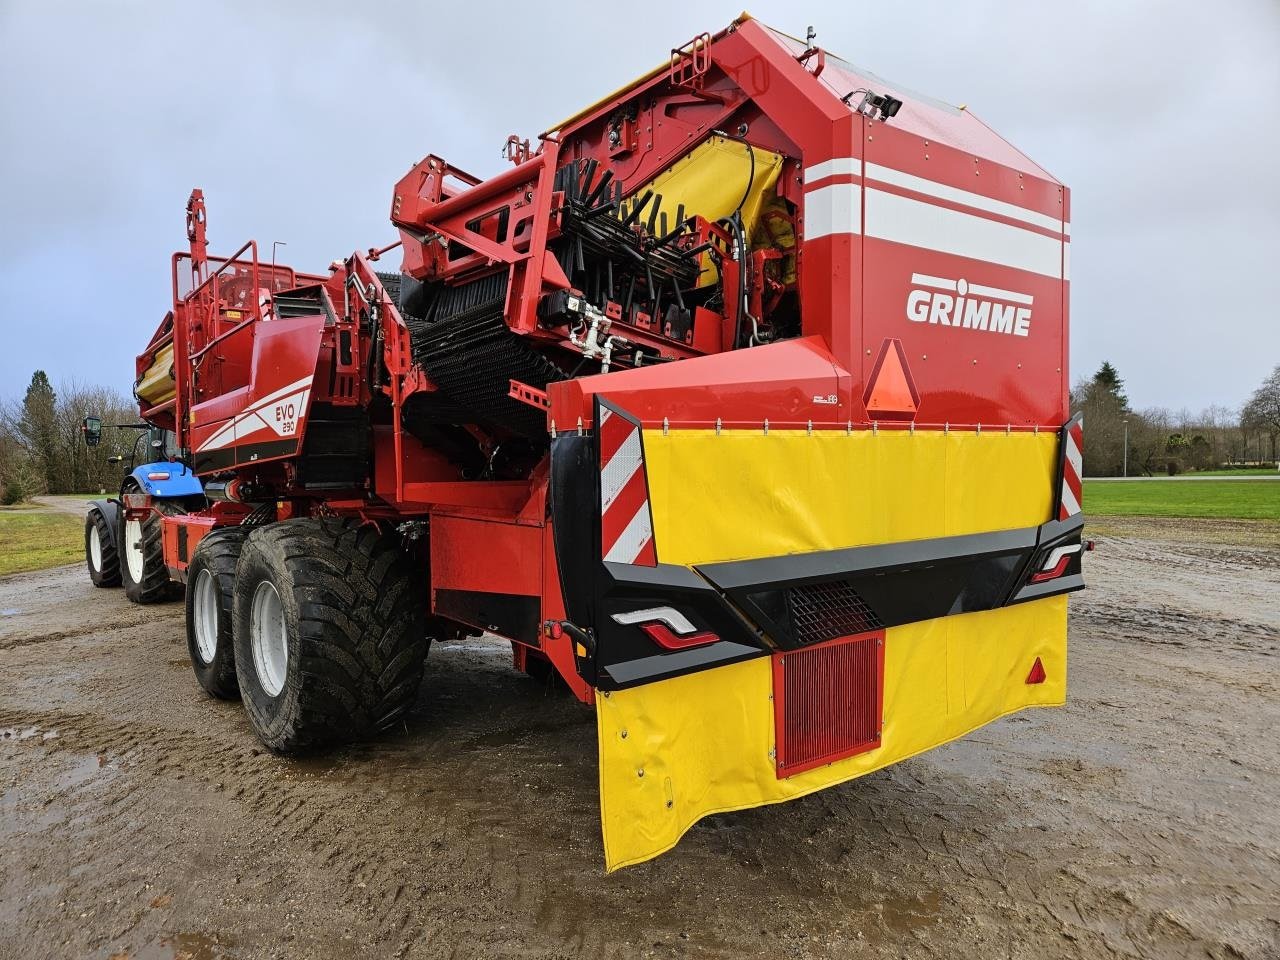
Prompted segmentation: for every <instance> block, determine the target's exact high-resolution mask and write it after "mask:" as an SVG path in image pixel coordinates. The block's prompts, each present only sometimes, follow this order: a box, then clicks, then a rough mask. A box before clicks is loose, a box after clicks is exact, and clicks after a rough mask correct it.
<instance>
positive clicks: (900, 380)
mask: <svg viewBox="0 0 1280 960" xmlns="http://www.w3.org/2000/svg"><path fill="white" fill-rule="evenodd" d="M863 402H864V403H865V404H866V408H867V414H868V415H873V414H874V415H878V416H881V417H886V416H887V417H892V418H895V419H896V418H902V419H907V420H910V419H912V418H913V417H915V414H916V410H917V409H919V407H920V395H919V394H918V393H916V385H915V383H914V382H913V381H912V379H911V371H910V370H908V369H907V355H906V352H905V351H904V350H903V349H902V341H901V340H895V339H892V338H889V339H886V340H885V341H884V344H883V345H882V346H881V347H880V356H879V357H878V358H877V359H876V364H875V366H874V367H873V368H872V369H871V377H870V379H869V380H868V381H867V390H866V393H865V395H864V397H863Z"/></svg>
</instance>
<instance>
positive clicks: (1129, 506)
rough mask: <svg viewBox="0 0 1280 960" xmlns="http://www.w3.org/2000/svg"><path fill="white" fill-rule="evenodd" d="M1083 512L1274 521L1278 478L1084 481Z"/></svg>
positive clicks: (1278, 509)
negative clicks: (1272, 479)
mask: <svg viewBox="0 0 1280 960" xmlns="http://www.w3.org/2000/svg"><path fill="white" fill-rule="evenodd" d="M1084 512H1085V514H1086V515H1090V516H1095V517H1230V518H1236V519H1243V520H1280V480H1276V481H1270V480H1118V481H1117V480H1086V481H1085V482H1084Z"/></svg>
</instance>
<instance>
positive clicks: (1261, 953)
mask: <svg viewBox="0 0 1280 960" xmlns="http://www.w3.org/2000/svg"><path fill="white" fill-rule="evenodd" d="M1195 523H1196V524H1197V525H1198V526H1201V527H1203V528H1204V529H1211V528H1212V529H1218V528H1214V527H1213V525H1212V524H1209V525H1208V526H1204V525H1205V524H1206V521H1195ZM1178 524H1179V522H1178V521H1166V522H1164V523H1160V522H1147V523H1144V524H1130V525H1129V526H1127V527H1123V528H1115V527H1111V528H1108V527H1103V529H1104V530H1105V531H1106V534H1105V535H1104V536H1103V537H1102V538H1101V541H1100V544H1099V550H1098V552H1096V553H1093V554H1091V555H1089V556H1088V558H1087V561H1086V576H1087V577H1088V579H1089V581H1090V583H1091V589H1090V590H1089V591H1087V592H1086V593H1084V594H1081V595H1078V596H1077V597H1076V598H1073V602H1072V619H1071V658H1070V670H1071V682H1070V691H1069V704H1068V706H1067V707H1065V708H1063V709H1057V710H1040V711H1031V712H1027V713H1023V714H1020V715H1016V716H1014V717H1010V718H1007V719H1005V720H1002V721H999V722H997V723H995V724H992V725H991V726H989V727H986V728H984V729H982V730H980V731H977V732H976V733H975V734H973V735H972V736H969V737H966V738H964V739H962V740H960V741H958V742H956V743H954V744H951V745H949V746H947V747H944V748H942V749H939V750H936V751H933V752H932V753H929V754H927V755H925V756H922V757H919V758H916V759H914V760H910V761H908V762H906V763H902V764H899V765H897V766H895V767H893V768H890V769H888V770H885V771H882V772H880V773H877V774H873V775H871V776H868V777H864V778H862V779H860V780H857V781H854V782H852V783H850V784H846V785H844V786H841V787H837V788H835V789H832V790H829V791H826V792H823V793H820V794H817V795H814V796H811V797H807V798H805V799H802V800H798V801H795V802H792V803H789V804H783V805H779V806H774V807H769V808H765V809H760V810H752V811H746V812H743V813H735V814H727V815H722V816H717V817H712V818H710V819H708V820H705V821H703V822H702V823H701V824H699V825H698V826H696V827H695V828H694V829H693V830H691V831H690V833H689V834H688V835H687V836H686V837H685V839H684V840H683V841H682V842H681V843H680V845H679V846H677V847H676V849H675V850H674V851H672V852H671V853H670V854H667V855H666V856H664V857H662V858H660V859H658V860H657V861H655V862H652V863H648V864H644V865H641V866H638V867H634V868H630V869H627V870H623V871H621V872H619V873H617V874H614V875H612V876H604V874H603V870H602V867H601V848H600V839H599V827H598V821H597V814H596V780H595V776H596V773H595V728H594V721H593V717H592V714H591V712H590V711H589V710H588V709H587V708H584V707H582V706H580V705H579V704H578V703H576V702H575V701H574V700H573V699H572V698H571V697H569V696H568V695H567V694H564V693H563V692H561V691H559V690H557V689H556V688H554V687H547V686H546V685H544V684H541V683H538V682H536V681H534V680H532V679H529V678H527V677H525V676H523V675H522V674H519V673H516V672H515V671H513V670H512V669H511V666H510V654H509V651H508V649H507V648H506V647H505V646H503V645H500V644H498V643H496V642H490V641H485V640H473V641H468V642H465V643H458V644H445V645H439V646H437V647H435V648H434V649H433V650H432V653H431V657H430V660H429V662H428V675H427V678H426V680H425V682H424V684H423V686H422V690H421V693H420V696H419V698H418V701H417V705H416V707H415V709H414V711H413V713H412V714H411V715H410V717H409V718H408V720H407V722H406V723H405V724H404V726H403V727H402V728H401V729H399V730H397V731H394V732H393V733H392V735H390V736H388V737H386V738H384V739H383V740H381V741H379V742H378V743H374V744H366V745H360V746H354V747H350V748H346V749H343V750H340V751H337V752H334V753H330V754H326V755H323V756H318V757H313V758H309V759H303V760H284V759H281V758H278V757H275V756H273V755H271V754H269V753H266V752H265V751H263V750H262V749H261V748H260V747H259V745H258V743H257V741H256V740H255V739H254V737H253V734H252V733H251V731H250V730H249V726H248V723H247V721H246V719H245V717H244V714H243V711H242V710H241V708H240V707H239V705H238V704H234V703H219V702H214V701H211V700H209V699H208V698H207V697H205V696H204V695H203V694H202V693H201V691H200V690H199V688H198V687H197V686H196V684H195V681H194V678H193V677H192V675H191V670H190V667H189V665H188V663H187V657H186V648H185V644H184V643H183V642H182V638H183V623H182V609H181V605H180V604H166V605H161V606H156V607H145V608H144V607H135V606H132V605H130V604H129V603H128V602H127V601H126V600H125V599H124V596H123V595H122V593H121V592H120V591H119V590H95V589H94V588H93V587H92V586H90V585H89V583H88V579H87V577H86V575H85V572H84V569H83V567H80V566H77V567H64V568H59V569H55V570H50V571H44V572H41V573H33V574H23V575H18V576H14V577H10V578H7V579H4V580H0V958H5V960H8V958H23V960H26V958H44V957H57V958H61V957H76V958H79V957H90V958H101V960H107V958H124V957H129V958H135V960H159V958H164V960H168V958H192V960H212V958H218V957H227V958H245V960H248V958H267V957H288V958H294V957H324V958H356V957H457V958H471V957H476V958H479V957H521V958H524V957H533V958H543V957H546V958H551V957H586V956H589V957H618V958H623V957H626V958H631V957H645V956H652V957H659V958H673V957H712V958H740V957H760V958H766V957H767V958H779V957H852V956H859V957H861V956H866V957H895V958H896V957H912V958H914V957H947V958H954V957H981V958H989V957H1010V958H1024V957H1025V958H1095V957H1170V958H1174V957H1176V958H1184V957H1211V958H1223V960H1225V958H1249V960H1255V958H1256V960H1264V958H1274V957H1277V956H1280V754H1278V751H1277V748H1276V739H1275V736H1276V730H1277V729H1280V669H1278V667H1280V550H1276V549H1272V548H1268V547H1266V546H1259V545H1257V544H1258V543H1263V544H1265V543H1267V542H1268V541H1269V538H1271V537H1274V536H1275V533H1274V530H1271V529H1269V528H1267V529H1262V528H1259V529H1258V530H1252V529H1251V530H1250V531H1246V533H1245V534H1240V533H1239V532H1238V531H1237V533H1234V534H1233V533H1231V532H1230V530H1226V531H1225V532H1224V531H1222V530H1219V532H1218V533H1217V534H1214V535H1203V536H1199V537H1196V536H1189V535H1186V534H1185V533H1184V532H1183V529H1184V528H1182V527H1180V526H1178ZM1214 541H1218V542H1214Z"/></svg>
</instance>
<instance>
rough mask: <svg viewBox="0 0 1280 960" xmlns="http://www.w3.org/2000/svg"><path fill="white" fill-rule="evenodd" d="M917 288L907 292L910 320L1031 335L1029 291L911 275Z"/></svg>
mask: <svg viewBox="0 0 1280 960" xmlns="http://www.w3.org/2000/svg"><path fill="white" fill-rule="evenodd" d="M911 285H912V286H913V287H915V288H916V289H914V290H912V291H911V292H910V293H909V294H907V319H908V320H911V321H914V322H915V323H937V324H940V325H942V326H944V327H964V328H965V329H966V330H989V331H990V332H992V333H1007V334H1010V335H1011V336H1015V337H1026V336H1030V334H1031V304H1032V301H1033V300H1034V298H1033V297H1032V296H1031V295H1030V294H1026V293H1017V292H1015V291H1013V290H1001V289H1000V288H999V287H984V286H982V285H980V284H977V283H968V282H966V281H964V280H947V279H944V278H942V277H929V276H925V275H924V274H922V273H913V274H912V275H911Z"/></svg>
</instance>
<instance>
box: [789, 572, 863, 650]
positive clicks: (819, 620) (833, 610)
mask: <svg viewBox="0 0 1280 960" xmlns="http://www.w3.org/2000/svg"><path fill="white" fill-rule="evenodd" d="M787 595H788V596H787V600H788V602H789V604H790V606H791V627H792V630H793V631H794V635H795V638H796V643H799V644H804V645H808V644H811V643H825V642H826V641H828V640H834V639H835V638H836V637H848V636H852V635H853V634H855V633H867V632H868V631H870V630H879V629H880V628H881V627H883V626H884V624H883V623H882V622H881V620H880V618H879V617H877V616H876V614H875V611H873V610H872V609H871V608H870V607H869V606H867V604H866V602H865V601H864V600H863V599H862V597H861V596H859V595H858V591H857V590H855V589H853V587H851V586H850V585H849V584H848V583H846V582H845V581H843V580H833V581H828V582H827V583H810V584H806V585H804V586H800V587H792V588H791V589H790V590H789V591H787Z"/></svg>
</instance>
